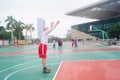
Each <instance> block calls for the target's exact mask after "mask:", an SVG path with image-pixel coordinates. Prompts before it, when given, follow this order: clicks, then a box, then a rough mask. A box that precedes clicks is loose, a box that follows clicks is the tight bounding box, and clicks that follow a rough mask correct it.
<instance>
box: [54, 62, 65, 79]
mask: <svg viewBox="0 0 120 80" xmlns="http://www.w3.org/2000/svg"><path fill="white" fill-rule="evenodd" d="M62 63H63V61H61V62H60V65H59V67H58V69H57V71H56V73H55V76H54V77H53V80H55V78H56V76H57V73H58V71H59V70H60V67H61V65H62Z"/></svg>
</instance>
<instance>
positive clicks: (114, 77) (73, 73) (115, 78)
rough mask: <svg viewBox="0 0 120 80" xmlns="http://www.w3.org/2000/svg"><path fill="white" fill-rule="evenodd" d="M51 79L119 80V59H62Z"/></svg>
mask: <svg viewBox="0 0 120 80" xmlns="http://www.w3.org/2000/svg"><path fill="white" fill-rule="evenodd" d="M53 80H120V60H95V61H94V60H90V61H64V62H61V64H60V67H59V69H58V71H57V73H56V75H55V76H54V79H53Z"/></svg>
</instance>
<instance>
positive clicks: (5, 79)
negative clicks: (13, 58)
mask: <svg viewBox="0 0 120 80" xmlns="http://www.w3.org/2000/svg"><path fill="white" fill-rule="evenodd" d="M55 64H59V63H54V64H48V65H55ZM38 66H41V65H36V66H32V67H27V68H23V69H20V70H17V71H14V72H12V73H10V74H9V75H7V76H6V77H5V78H4V80H7V79H8V78H9V77H11V76H12V75H14V74H16V73H17V72H20V71H23V70H26V69H30V68H34V67H38Z"/></svg>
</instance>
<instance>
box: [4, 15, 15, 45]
mask: <svg viewBox="0 0 120 80" xmlns="http://www.w3.org/2000/svg"><path fill="white" fill-rule="evenodd" d="M5 22H8V23H7V25H6V27H7V29H8V30H10V31H11V42H12V44H13V39H14V35H13V32H14V29H15V28H16V23H17V21H16V20H15V19H14V18H13V17H12V16H7V19H6V20H5Z"/></svg>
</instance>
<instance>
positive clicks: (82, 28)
mask: <svg viewBox="0 0 120 80" xmlns="http://www.w3.org/2000/svg"><path fill="white" fill-rule="evenodd" d="M119 9H120V0H101V1H98V2H97V3H93V4H91V5H88V6H85V7H82V8H79V9H76V10H73V11H70V12H68V13H67V15H69V16H77V17H84V18H91V19H96V20H97V21H94V22H89V23H84V24H77V25H73V26H72V31H73V37H74V36H77V35H78V34H80V35H78V36H77V38H78V39H84V40H89V39H91V38H92V39H93V40H95V38H100V39H108V36H107V31H108V30H109V29H110V28H111V27H112V26H115V25H117V24H118V25H120V10H119ZM90 26H91V29H92V30H91V31H90ZM80 36H82V37H80Z"/></svg>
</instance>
